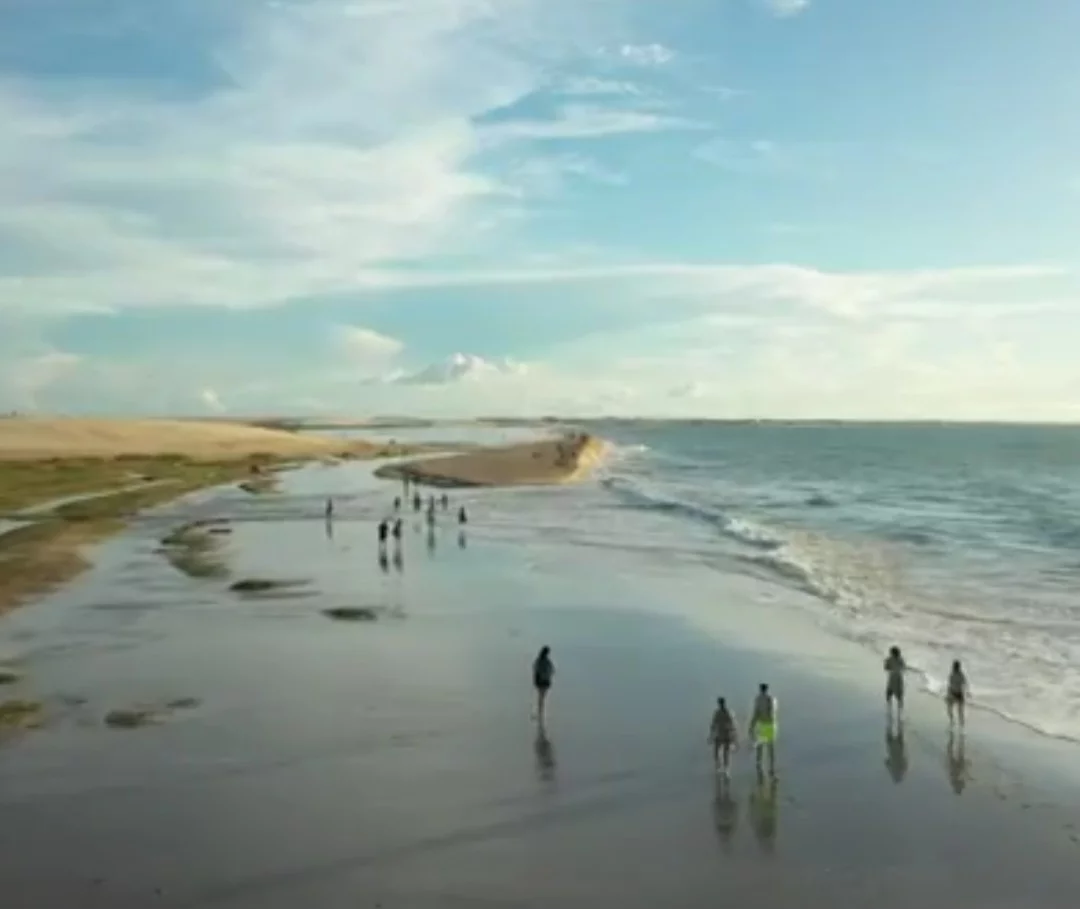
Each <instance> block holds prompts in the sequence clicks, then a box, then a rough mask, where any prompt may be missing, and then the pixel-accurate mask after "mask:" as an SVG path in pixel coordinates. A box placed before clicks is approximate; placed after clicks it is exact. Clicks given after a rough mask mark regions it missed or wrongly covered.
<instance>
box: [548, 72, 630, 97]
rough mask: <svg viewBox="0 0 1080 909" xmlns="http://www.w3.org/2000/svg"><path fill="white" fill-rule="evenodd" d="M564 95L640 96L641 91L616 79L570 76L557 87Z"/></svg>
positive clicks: (628, 83)
mask: <svg viewBox="0 0 1080 909" xmlns="http://www.w3.org/2000/svg"><path fill="white" fill-rule="evenodd" d="M559 91H560V92H561V93H562V94H564V95H596V96H601V95H616V96H625V95H630V96H634V97H637V96H640V95H641V94H642V91H641V89H640V88H639V87H638V86H637V85H635V84H634V83H633V82H623V81H619V80H616V79H600V78H598V77H596V76H572V77H570V78H569V79H567V80H565V81H564V82H563V83H562V85H560V86H559Z"/></svg>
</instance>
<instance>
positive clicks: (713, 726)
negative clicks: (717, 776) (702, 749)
mask: <svg viewBox="0 0 1080 909" xmlns="http://www.w3.org/2000/svg"><path fill="white" fill-rule="evenodd" d="M735 730H736V727H735V717H734V716H732V714H731V711H730V710H729V709H728V705H727V701H726V700H725V699H724V698H717V699H716V710H714V711H713V716H712V722H711V723H710V724H709V743H710V744H711V745H712V749H713V764H714V765H715V766H716V772H717V773H722V774H724V776H730V775H731V752H732V750H733V749H735V748H737V747H738V741H737V738H736V735H737V734H736V731H735Z"/></svg>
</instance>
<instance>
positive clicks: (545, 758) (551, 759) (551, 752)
mask: <svg viewBox="0 0 1080 909" xmlns="http://www.w3.org/2000/svg"><path fill="white" fill-rule="evenodd" d="M533 754H534V755H535V757H536V776H537V778H538V779H539V780H540V781H541V782H542V783H554V782H555V769H556V762H555V746H554V745H553V744H552V742H551V739H550V738H548V734H547V730H546V729H545V728H544V725H543V723H541V724H539V725H538V726H537V727H536V739H535V740H534V741H533Z"/></svg>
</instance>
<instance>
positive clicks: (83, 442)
mask: <svg viewBox="0 0 1080 909" xmlns="http://www.w3.org/2000/svg"><path fill="white" fill-rule="evenodd" d="M372 447H374V446H371V445H369V444H368V443H363V442H357V443H352V442H343V441H342V440H340V439H327V438H319V437H317V436H305V435H299V434H297V433H292V432H285V431H281V430H274V429H261V428H258V427H254V426H248V425H244V424H240V423H221V422H199V421H196V420H190V421H189V420H122V419H80V418H74V417H50V418H44V417H10V418H5V419H0V460H5V461H16V460H17V461H29V460H40V459H45V458H84V457H85V458H108V457H117V456H119V455H131V456H135V455H141V456H155V455H170V454H175V455H184V456H187V457H189V458H195V459H200V460H224V459H229V458H243V457H249V456H251V455H255V454H267V455H273V456H276V457H293V456H295V457H317V456H319V455H322V454H325V455H333V454H339V453H344V452H345V451H354V452H363V451H365V450H367V449H368V448H372Z"/></svg>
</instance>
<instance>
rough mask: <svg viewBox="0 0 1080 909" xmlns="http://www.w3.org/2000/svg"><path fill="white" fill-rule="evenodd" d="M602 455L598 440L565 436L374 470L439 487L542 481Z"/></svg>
mask: <svg viewBox="0 0 1080 909" xmlns="http://www.w3.org/2000/svg"><path fill="white" fill-rule="evenodd" d="M603 456H604V442H603V441H602V440H600V439H597V438H595V437H593V436H589V435H586V434H580V435H565V436H559V437H557V438H551V439H542V440H540V441H529V442H522V443H517V444H512V445H504V446H496V447H484V448H481V449H478V450H476V451H469V452H465V453H462V454H455V455H448V456H440V457H433V458H422V459H418V460H411V461H408V462H402V463H398V464H390V465H386V466H384V467H380V468H379V470H378V471H377V475H378V476H380V477H383V478H385V479H399V480H403V479H410V480H415V481H416V482H418V483H421V484H425V485H429V486H442V487H463V486H464V487H467V486H530V485H538V486H542V485H551V484H557V483H569V482H573V481H574V480H577V479H580V478H581V477H583V476H585V475H587V474H588V473H589V471H591V470H593V469H594V468H595V467H596V466H597V464H599V463H600V461H601V460H602V459H603Z"/></svg>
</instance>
